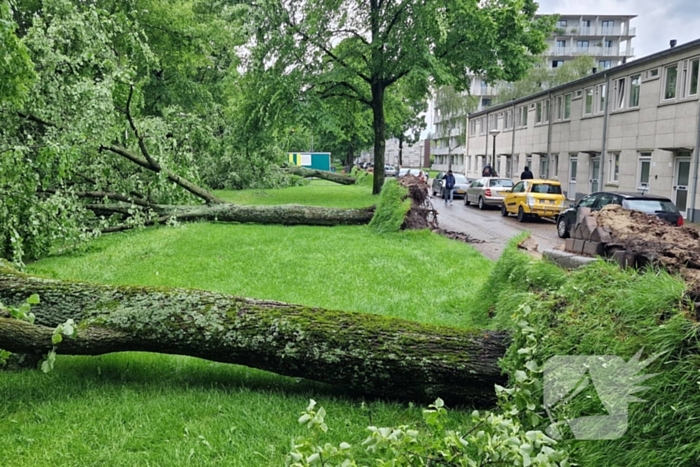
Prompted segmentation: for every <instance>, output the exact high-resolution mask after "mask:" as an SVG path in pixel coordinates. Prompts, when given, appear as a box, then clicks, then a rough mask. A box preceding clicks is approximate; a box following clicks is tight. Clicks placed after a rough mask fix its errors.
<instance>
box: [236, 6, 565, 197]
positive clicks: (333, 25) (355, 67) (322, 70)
mask: <svg viewBox="0 0 700 467" xmlns="http://www.w3.org/2000/svg"><path fill="white" fill-rule="evenodd" d="M536 11H537V3H535V2H534V1H533V0H494V1H487V2H476V1H474V0H394V1H392V0H369V1H365V0H320V1H311V0H260V1H259V2H257V3H256V4H255V7H254V8H253V10H252V11H251V13H252V14H253V15H252V16H251V18H252V20H251V24H252V26H253V27H254V28H255V32H254V33H253V34H251V37H252V38H253V40H252V41H251V42H250V44H249V45H248V48H247V50H249V51H251V53H252V55H253V56H254V57H255V60H254V63H256V64H258V66H263V67H265V68H267V69H276V70H278V71H279V72H280V73H283V74H285V75H286V76H291V75H294V76H295V78H296V79H297V80H298V81H297V83H296V86H297V89H299V92H300V93H301V92H302V91H305V90H308V89H309V88H313V89H314V90H315V91H316V92H318V93H319V94H320V95H321V96H324V97H342V98H345V99H349V100H355V101H357V102H360V103H362V104H364V105H366V106H368V107H369V108H370V109H371V111H372V125H373V133H374V157H375V166H376V168H377V170H376V172H375V175H374V187H373V191H374V193H379V191H380V190H381V187H382V184H383V183H384V150H385V140H386V136H387V132H386V115H385V100H386V94H387V90H388V89H390V88H391V87H393V86H395V85H396V84H397V83H398V82H400V81H403V82H404V83H405V85H406V86H410V87H411V88H412V89H413V92H412V94H413V95H423V96H425V95H427V94H428V92H429V86H430V85H431V84H433V83H434V84H437V85H442V84H453V85H454V86H455V87H458V88H459V87H462V86H464V85H465V84H466V83H467V82H468V81H467V73H468V70H471V71H473V72H476V73H480V74H482V75H485V76H487V77H489V79H491V80H508V81H513V80H516V79H518V78H520V77H521V76H522V75H524V73H525V72H526V71H527V69H528V68H529V66H530V63H531V56H532V54H538V53H540V52H542V51H543V50H544V49H545V43H544V39H545V37H546V36H547V35H548V33H549V31H550V30H551V29H552V27H553V21H552V19H551V18H548V17H537V18H536V17H535V13H536Z"/></svg>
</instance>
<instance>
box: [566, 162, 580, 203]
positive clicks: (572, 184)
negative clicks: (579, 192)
mask: <svg viewBox="0 0 700 467" xmlns="http://www.w3.org/2000/svg"><path fill="white" fill-rule="evenodd" d="M577 171H578V158H577V157H576V156H570V158H569V191H568V193H567V194H568V198H569V199H572V200H574V201H575V200H576V172H577Z"/></svg>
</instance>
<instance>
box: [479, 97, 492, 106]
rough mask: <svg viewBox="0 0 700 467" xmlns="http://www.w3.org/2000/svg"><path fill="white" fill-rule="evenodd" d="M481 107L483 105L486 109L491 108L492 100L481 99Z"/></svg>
mask: <svg viewBox="0 0 700 467" xmlns="http://www.w3.org/2000/svg"><path fill="white" fill-rule="evenodd" d="M481 105H482V106H483V107H484V108H487V107H491V99H490V98H489V99H483V98H482V99H481Z"/></svg>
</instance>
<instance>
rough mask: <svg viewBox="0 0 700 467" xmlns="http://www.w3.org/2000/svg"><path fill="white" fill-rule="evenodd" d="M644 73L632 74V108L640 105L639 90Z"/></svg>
mask: <svg viewBox="0 0 700 467" xmlns="http://www.w3.org/2000/svg"><path fill="white" fill-rule="evenodd" d="M641 84H642V75H632V76H630V93H629V94H630V108H633V107H639V92H640V90H641Z"/></svg>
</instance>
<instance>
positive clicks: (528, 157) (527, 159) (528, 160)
mask: <svg viewBox="0 0 700 467" xmlns="http://www.w3.org/2000/svg"><path fill="white" fill-rule="evenodd" d="M525 165H526V166H527V168H528V169H530V170H532V156H531V155H530V154H526V155H525Z"/></svg>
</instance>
